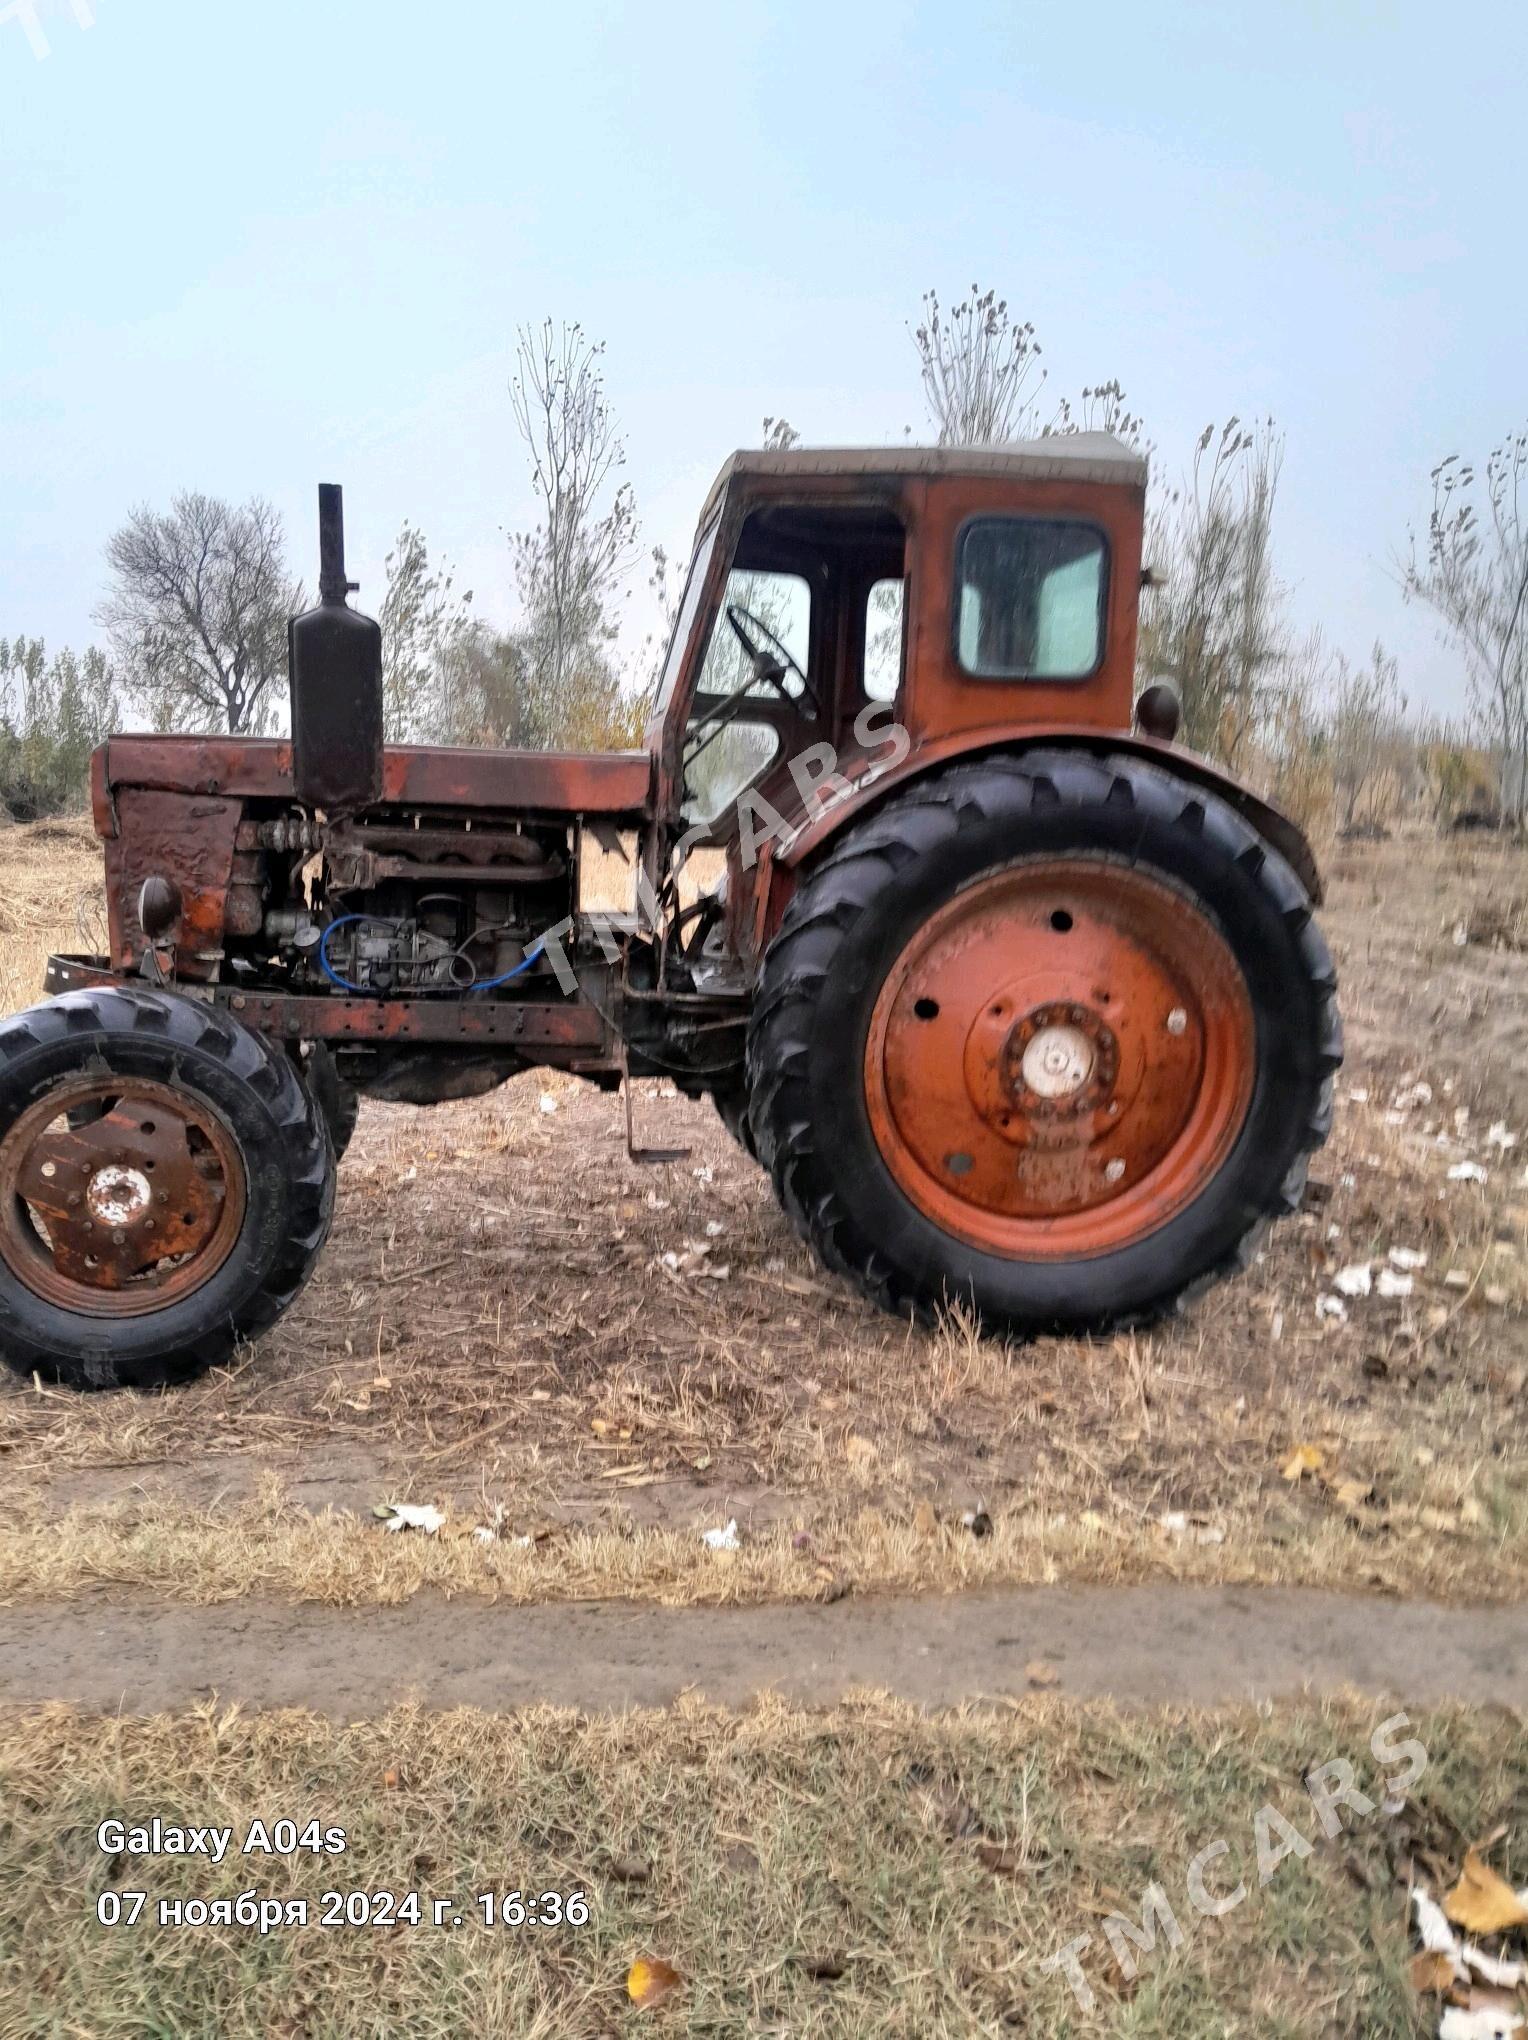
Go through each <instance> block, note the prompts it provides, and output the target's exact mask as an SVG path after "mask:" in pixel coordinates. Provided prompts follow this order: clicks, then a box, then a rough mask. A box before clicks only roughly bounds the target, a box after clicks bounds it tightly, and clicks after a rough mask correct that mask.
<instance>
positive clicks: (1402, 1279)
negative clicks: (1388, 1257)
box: [1375, 1268, 1413, 1296]
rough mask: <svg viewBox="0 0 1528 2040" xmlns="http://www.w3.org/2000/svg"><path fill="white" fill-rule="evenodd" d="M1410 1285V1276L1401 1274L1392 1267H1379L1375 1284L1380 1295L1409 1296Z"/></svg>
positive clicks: (1411, 1282) (1411, 1284) (1411, 1283)
mask: <svg viewBox="0 0 1528 2040" xmlns="http://www.w3.org/2000/svg"><path fill="white" fill-rule="evenodd" d="M1412 1286H1413V1281H1412V1277H1411V1276H1410V1275H1402V1274H1400V1273H1399V1272H1398V1271H1397V1270H1396V1269H1394V1268H1381V1269H1380V1271H1379V1280H1378V1282H1377V1283H1376V1284H1375V1287H1376V1288H1377V1289H1378V1291H1379V1293H1380V1295H1381V1296H1410V1294H1411V1291H1412Z"/></svg>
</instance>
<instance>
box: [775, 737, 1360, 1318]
mask: <svg viewBox="0 0 1528 2040" xmlns="http://www.w3.org/2000/svg"><path fill="white" fill-rule="evenodd" d="M1340 1059H1341V1031H1340V1026H1339V1023H1338V1019H1337V1011H1336V1001H1335V982H1334V978H1333V973H1332V968H1331V961H1330V958H1329V956H1328V954H1327V951H1326V947H1325V944H1324V943H1323V942H1322V940H1321V937H1320V934H1319V932H1318V931H1317V929H1316V927H1315V924H1314V922H1313V920H1312V918H1311V906H1310V901H1309V899H1308V898H1307V896H1306V894H1305V891H1304V889H1303V887H1302V886H1301V884H1300V882H1299V880H1298V879H1297V878H1296V877H1295V875H1294V873H1293V872H1292V871H1291V870H1290V869H1289V867H1288V866H1287V865H1286V864H1285V863H1284V861H1283V860H1282V858H1280V857H1279V856H1278V854H1277V853H1276V852H1275V851H1274V850H1273V849H1271V848H1270V846H1269V845H1268V844H1266V843H1265V842H1264V841H1263V840H1262V839H1261V838H1260V837H1259V836H1258V835H1257V834H1256V833H1255V832H1254V831H1253V830H1252V829H1251V827H1250V826H1249V825H1248V824H1247V823H1246V822H1245V821H1244V820H1243V819H1242V818H1241V817H1240V816H1239V815H1238V814H1237V813H1236V812H1235V810H1234V809H1232V808H1231V807H1230V806H1229V805H1228V804H1227V803H1225V802H1224V801H1222V800H1220V799H1218V798H1217V797H1216V796H1215V795H1213V794H1211V793H1209V792H1207V791H1206V790H1204V789H1202V788H1200V787H1197V786H1191V785H1188V784H1186V783H1184V782H1183V781H1180V780H1178V779H1176V778H1175V777H1174V776H1173V775H1172V774H1171V773H1170V772H1169V771H1167V770H1165V769H1163V768H1161V767H1158V766H1155V765H1151V764H1147V763H1144V762H1142V761H1139V760H1137V759H1134V758H1127V757H1111V758H1094V757H1091V756H1088V755H1086V754H1084V753H1080V752H1033V753H1029V754H1026V755H1024V756H1022V757H1016V758H1010V757H1002V758H993V759H987V760H983V761H981V762H979V763H975V764H969V765H960V766H955V767H951V768H948V769H946V770H944V771H942V772H937V773H933V774H931V775H930V776H929V777H928V778H927V779H926V780H924V781H922V782H921V783H920V784H919V785H917V786H915V787H913V788H911V789H909V790H908V791H906V792H904V793H902V794H900V795H898V796H895V797H894V798H892V799H891V800H889V801H888V802H887V803H886V804H885V806H883V807H882V808H881V809H880V810H879V811H878V812H877V813H876V814H875V815H874V816H873V817H871V818H870V819H868V820H867V821H864V822H862V823H860V824H859V825H857V826H855V827H851V828H850V829H849V830H848V831H847V832H846V833H845V835H844V836H843V837H842V838H841V839H840V841H839V842H838V843H837V845H835V847H834V849H833V850H832V852H831V853H830V854H829V855H828V857H827V858H826V859H825V861H824V862H823V863H822V864H821V865H820V866H819V867H818V868H817V869H816V870H815V871H814V872H813V873H812V874H811V875H810V877H809V878H808V879H807V880H806V881H805V882H804V883H803V885H802V887H801V888H800V890H799V891H798V893H797V894H796V896H795V898H794V900H793V901H792V903H791V906H790V908H789V910H788V912H787V914H786V917H785V921H784V924H783V926H782V928H781V932H780V935H779V937H778V938H777V940H776V942H775V944H774V946H773V947H772V949H771V950H770V953H769V956H768V958H767V959H766V964H765V971H764V980H763V984H762V985H761V988H760V994H759V998H758V1001H757V1004H756V1008H755V1014H754V1019H753V1024H752V1028H751V1032H750V1040H749V1052H748V1065H749V1073H750V1087H751V1088H750V1097H749V1121H750V1124H751V1126H752V1129H753V1131H754V1134H755V1136H756V1138H757V1141H758V1145H759V1150H760V1155H761V1158H762V1159H763V1161H764V1162H765V1164H766V1166H767V1167H768V1168H769V1169H770V1171H771V1173H772V1175H773V1177H774V1181H775V1185H776V1189H777V1191H778V1193H779V1196H780V1198H781V1201H782V1203H783V1204H784V1205H785V1207H786V1210H787V1211H788V1212H789V1213H790V1215H791V1216H792V1217H793V1219H794V1220H795V1221H796V1223H797V1225H798V1227H799V1228H800V1229H801V1230H802V1231H803V1232H804V1233H805V1234H806V1236H807V1237H808V1238H809V1239H810V1240H811V1241H812V1243H813V1244H814V1245H815V1246H816V1248H817V1249H818V1251H819V1253H820V1254H821V1255H822V1257H823V1259H824V1260H825V1261H827V1262H828V1264H829V1265H830V1266H832V1267H835V1268H837V1269H839V1270H840V1271H841V1272H844V1273H847V1274H849V1275H851V1276H852V1277H854V1278H855V1279H856V1280H857V1281H858V1282H859V1283H860V1285H861V1286H862V1287H863V1288H864V1289H865V1290H866V1291H867V1292H868V1293H869V1294H870V1295H871V1296H873V1297H874V1298H875V1299H876V1300H877V1301H878V1302H880V1303H882V1304H883V1305H885V1306H886V1307H887V1308H889V1309H893V1310H896V1311H899V1312H905V1311H908V1310H912V1311H915V1312H922V1313H927V1312H929V1311H932V1310H935V1309H937V1308H938V1307H940V1306H941V1305H945V1304H950V1303H957V1302H959V1303H963V1304H966V1305H967V1306H969V1307H972V1308H974V1309H975V1311H976V1312H977V1313H978V1314H979V1315H980V1317H981V1318H982V1319H983V1320H984V1322H985V1323H986V1324H987V1325H988V1326H989V1327H991V1328H994V1329H999V1330H1009V1331H1013V1332H1017V1333H1021V1334H1022V1333H1030V1332H1038V1331H1045V1330H1057V1331H1086V1330H1096V1329H1101V1328H1104V1327H1107V1326H1110V1325H1115V1324H1119V1323H1121V1322H1141V1321H1145V1320H1148V1319H1150V1318H1153V1317H1157V1316H1160V1315H1162V1314H1164V1313H1166V1312H1168V1311H1171V1310H1173V1309H1175V1308H1176V1307H1177V1306H1178V1305H1179V1304H1180V1303H1181V1302H1182V1301H1183V1300H1185V1299H1186V1298H1188V1297H1190V1296H1192V1295H1194V1294H1196V1293H1197V1292H1198V1291H1199V1290H1200V1289H1201V1288H1203V1287H1204V1286H1206V1285H1208V1284H1209V1283H1210V1282H1212V1281H1213V1280H1215V1279H1217V1278H1218V1277H1220V1276H1223V1275H1227V1274H1230V1273H1233V1272H1235V1270H1237V1269H1238V1268H1240V1267H1242V1266H1244V1265H1245V1264H1246V1262H1247V1261H1248V1259H1249V1258H1250V1257H1251V1254H1252V1252H1253V1251H1254V1249H1255V1247H1256V1244H1257V1241H1258V1240H1259V1239H1260V1238H1261V1236H1262V1233H1263V1231H1264V1230H1265V1228H1266V1226H1267V1224H1268V1222H1269V1221H1270V1220H1271V1219H1273V1218H1275V1217H1277V1216H1279V1215H1281V1214H1283V1213H1286V1212H1289V1211H1292V1210H1293V1209H1294V1208H1295V1207H1296V1205H1297V1204H1298V1202H1299V1200H1300V1196H1301V1193H1302V1190H1303V1186H1304V1179H1305V1168H1306V1163H1307V1159H1308V1156H1309V1154H1310V1152H1311V1151H1312V1150H1313V1149H1314V1148H1316V1147H1318V1146H1319V1145H1320V1143H1321V1142H1322V1140H1323V1139H1324V1138H1325V1136H1326V1132H1327V1128H1328V1126H1329V1124H1330V1117H1331V1092H1332V1085H1331V1077H1332V1072H1333V1071H1334V1070H1335V1069H1336V1067H1337V1065H1338V1063H1339V1061H1340Z"/></svg>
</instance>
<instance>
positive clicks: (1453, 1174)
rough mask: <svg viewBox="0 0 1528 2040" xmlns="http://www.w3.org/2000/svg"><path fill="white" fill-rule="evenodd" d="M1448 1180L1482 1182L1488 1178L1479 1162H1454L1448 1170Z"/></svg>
mask: <svg viewBox="0 0 1528 2040" xmlns="http://www.w3.org/2000/svg"><path fill="white" fill-rule="evenodd" d="M1448 1180H1449V1181H1450V1182H1451V1183H1484V1182H1486V1181H1488V1180H1489V1179H1488V1178H1487V1175H1486V1172H1485V1170H1484V1169H1483V1168H1482V1167H1481V1166H1480V1164H1479V1162H1455V1164H1454V1166H1453V1167H1452V1168H1451V1169H1450V1170H1449V1172H1448Z"/></svg>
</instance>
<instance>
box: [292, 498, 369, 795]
mask: <svg viewBox="0 0 1528 2040" xmlns="http://www.w3.org/2000/svg"><path fill="white" fill-rule="evenodd" d="M318 559H319V568H318V596H319V600H318V607H317V608H316V609H309V610H306V611H305V612H304V613H303V614H302V615H301V616H294V617H293V618H292V619H291V621H290V623H288V625H287V678H288V684H289V686H290V689H291V701H292V786H293V789H294V791H295V792H296V795H297V798H298V800H299V801H301V803H302V805H303V806H304V807H307V808H321V809H323V811H324V812H325V813H326V814H328V815H340V814H353V813H354V812H355V811H356V809H357V808H365V807H374V806H375V805H376V804H377V802H378V801H379V800H380V799H381V798H382V632H381V629H380V627H379V626H378V625H377V624H376V623H374V622H373V620H372V619H371V617H369V616H362V615H361V614H360V613H359V612H358V611H357V610H354V609H352V608H351V607H350V604H349V603H348V602H347V600H346V597H347V596H348V595H350V594H351V593H352V592H353V591H354V590H355V588H356V587H357V586H358V583H357V582H355V581H347V580H346V578H345V512H344V492H343V491H342V490H341V489H340V487H339V485H338V483H336V482H320V483H319V485H318Z"/></svg>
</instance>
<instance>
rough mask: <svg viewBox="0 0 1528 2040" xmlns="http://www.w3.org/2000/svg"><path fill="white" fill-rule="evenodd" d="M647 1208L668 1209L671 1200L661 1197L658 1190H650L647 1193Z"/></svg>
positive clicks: (652, 1209) (653, 1209)
mask: <svg viewBox="0 0 1528 2040" xmlns="http://www.w3.org/2000/svg"><path fill="white" fill-rule="evenodd" d="M647 1208H648V1210H649V1211H667V1210H668V1208H669V1201H668V1199H667V1198H666V1197H660V1196H659V1195H658V1193H657V1191H656V1190H649V1191H648V1193H647Z"/></svg>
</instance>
